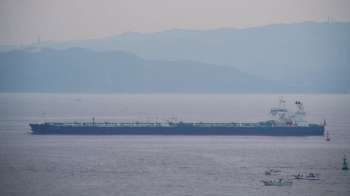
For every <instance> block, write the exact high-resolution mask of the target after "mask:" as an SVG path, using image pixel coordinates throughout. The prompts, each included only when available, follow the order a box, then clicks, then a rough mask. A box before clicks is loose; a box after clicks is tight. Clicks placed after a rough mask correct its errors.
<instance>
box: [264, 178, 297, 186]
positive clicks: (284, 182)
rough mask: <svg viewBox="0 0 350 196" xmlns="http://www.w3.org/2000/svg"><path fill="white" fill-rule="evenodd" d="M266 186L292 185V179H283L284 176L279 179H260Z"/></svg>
mask: <svg viewBox="0 0 350 196" xmlns="http://www.w3.org/2000/svg"><path fill="white" fill-rule="evenodd" d="M260 181H261V182H262V183H264V184H265V186H292V185H293V181H292V180H283V179H282V178H280V179H277V180H260Z"/></svg>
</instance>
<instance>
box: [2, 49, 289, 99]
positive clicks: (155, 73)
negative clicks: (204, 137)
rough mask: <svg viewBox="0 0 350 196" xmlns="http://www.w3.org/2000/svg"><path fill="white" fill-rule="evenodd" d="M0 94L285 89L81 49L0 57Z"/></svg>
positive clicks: (228, 71)
mask: <svg viewBox="0 0 350 196" xmlns="http://www.w3.org/2000/svg"><path fill="white" fill-rule="evenodd" d="M0 69H1V72H0V91H1V92H74V93H278V92H287V91H288V89H286V88H285V86H283V85H281V84H279V83H277V82H273V81H271V80H266V79H262V78H259V77H257V76H253V75H249V74H246V73H243V72H240V71H238V70H236V69H234V68H232V67H229V66H219V65H210V64H205V63H196V62H193V61H160V60H144V59H142V58H140V57H138V56H136V55H133V54H130V53H127V52H121V51H108V52H94V51H90V50H86V49H81V48H71V49H67V50H54V49H50V48H42V52H39V53H26V52H22V51H12V52H5V53H0Z"/></svg>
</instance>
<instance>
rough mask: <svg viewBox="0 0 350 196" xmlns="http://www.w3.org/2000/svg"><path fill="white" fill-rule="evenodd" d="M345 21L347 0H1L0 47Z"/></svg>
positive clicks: (347, 19)
mask: <svg viewBox="0 0 350 196" xmlns="http://www.w3.org/2000/svg"><path fill="white" fill-rule="evenodd" d="M328 16H331V17H333V18H334V20H335V21H340V22H350V1H349V0H0V44H1V45H20V44H21V43H22V44H28V43H33V42H36V40H37V37H38V35H41V40H54V41H59V42H62V41H68V40H84V39H96V38H103V37H108V36H113V35H118V34H122V33H124V32H127V31H133V32H140V33H152V32H159V31H164V30H169V29H174V28H180V29H215V28H220V27H230V28H236V29H244V28H250V27H258V26H264V25H269V24H276V23H285V24H291V23H299V22H303V21H317V22H327V20H328Z"/></svg>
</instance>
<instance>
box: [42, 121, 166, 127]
mask: <svg viewBox="0 0 350 196" xmlns="http://www.w3.org/2000/svg"><path fill="white" fill-rule="evenodd" d="M44 124H45V125H50V126H56V127H57V126H59V127H130V126H132V127H160V126H162V124H161V123H139V122H136V123H109V122H104V123H77V122H74V123H48V122H46V123H44Z"/></svg>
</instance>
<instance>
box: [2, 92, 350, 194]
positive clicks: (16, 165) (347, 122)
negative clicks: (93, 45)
mask: <svg viewBox="0 0 350 196" xmlns="http://www.w3.org/2000/svg"><path fill="white" fill-rule="evenodd" d="M279 96H280V95H260V94H258V95H177V94H176V95H171V94H159V95H158V94H152V95H102V94H100V95H92V94H91V95H90V94H11V93H10V94H5V93H2V94H0V169H1V170H0V194H1V195H193V196H196V195H327V196H328V195H350V170H348V171H342V170H341V166H342V162H343V161H342V157H343V156H344V154H345V155H346V156H347V157H348V162H349V166H350V95H337V94H332V95H310V94H292V95H284V99H285V100H286V104H287V107H288V108H290V109H294V108H293V104H294V102H295V101H300V102H302V103H304V106H305V109H306V111H307V115H308V121H309V122H310V123H315V124H319V123H323V119H326V121H327V127H326V131H328V132H329V134H330V138H331V141H329V142H327V141H326V140H325V137H324V136H309V137H269V136H163V135H162V136H128V135H124V136H119V135H98V136H94V135H33V134H31V131H30V127H29V125H28V123H32V122H40V121H42V113H43V112H44V113H45V115H44V120H45V121H47V122H48V121H51V122H52V121H58V122H74V121H78V122H91V121H92V118H95V122H105V121H108V122H120V121H123V122H135V121H139V122H148V121H152V122H154V121H157V122H166V121H168V120H171V121H184V122H200V121H201V122H259V121H265V120H268V119H269V115H268V112H269V109H270V108H271V107H274V106H276V105H277V103H278V97H279ZM269 166H270V167H273V168H275V169H279V170H281V171H282V172H281V175H280V177H283V178H290V179H292V178H291V175H292V174H298V173H309V172H317V173H320V174H321V177H322V180H319V181H306V180H294V185H293V186H292V187H269V186H264V185H263V183H262V182H260V180H265V179H271V180H273V179H275V178H277V177H276V176H265V175H264V174H262V173H263V172H264V171H265V169H266V168H267V167H269Z"/></svg>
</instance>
